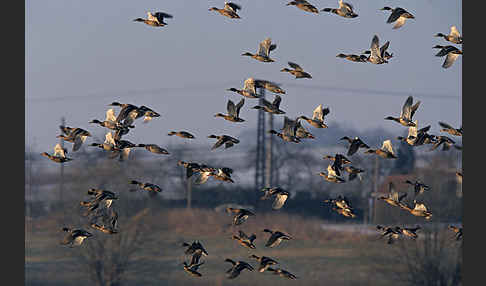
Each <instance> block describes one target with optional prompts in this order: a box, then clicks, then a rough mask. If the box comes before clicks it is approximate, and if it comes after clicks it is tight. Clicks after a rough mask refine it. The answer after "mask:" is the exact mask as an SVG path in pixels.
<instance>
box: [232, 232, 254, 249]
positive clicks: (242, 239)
mask: <svg viewBox="0 0 486 286" xmlns="http://www.w3.org/2000/svg"><path fill="white" fill-rule="evenodd" d="M238 234H239V235H233V236H232V237H231V238H232V239H234V240H236V241H238V243H239V244H241V245H242V246H244V247H246V248H249V249H255V248H256V246H255V245H254V244H253V241H254V240H255V239H256V234H254V233H253V234H252V235H250V236H248V235H246V233H244V232H243V231H241V230H240V231H238Z"/></svg>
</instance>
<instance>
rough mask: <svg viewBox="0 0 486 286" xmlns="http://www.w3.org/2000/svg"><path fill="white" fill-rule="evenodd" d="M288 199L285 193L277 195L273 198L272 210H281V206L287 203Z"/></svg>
mask: <svg viewBox="0 0 486 286" xmlns="http://www.w3.org/2000/svg"><path fill="white" fill-rule="evenodd" d="M288 197H289V194H288V193H287V192H285V193H278V194H277V196H276V197H275V200H274V201H273V204H272V208H273V209H274V210H279V209H281V208H282V206H283V205H284V204H285V201H287V198H288Z"/></svg>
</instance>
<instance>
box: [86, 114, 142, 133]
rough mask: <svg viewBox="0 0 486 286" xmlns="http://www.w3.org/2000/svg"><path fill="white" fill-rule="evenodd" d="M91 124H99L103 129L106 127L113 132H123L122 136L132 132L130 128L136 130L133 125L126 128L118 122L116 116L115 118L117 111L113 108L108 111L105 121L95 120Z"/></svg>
mask: <svg viewBox="0 0 486 286" xmlns="http://www.w3.org/2000/svg"><path fill="white" fill-rule="evenodd" d="M89 123H95V124H98V125H100V126H102V127H106V128H108V129H111V130H115V131H117V130H121V134H122V135H125V134H127V133H128V131H130V129H129V128H135V126H133V125H128V126H125V125H123V124H121V123H119V122H116V116H115V110H114V109H113V108H110V109H108V110H107V111H106V118H105V120H104V121H100V120H98V119H93V120H91V121H90V122H89Z"/></svg>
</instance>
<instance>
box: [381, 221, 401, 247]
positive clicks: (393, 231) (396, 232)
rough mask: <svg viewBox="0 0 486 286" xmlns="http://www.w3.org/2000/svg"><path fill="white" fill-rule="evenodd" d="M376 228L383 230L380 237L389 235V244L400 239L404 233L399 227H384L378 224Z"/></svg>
mask: <svg viewBox="0 0 486 286" xmlns="http://www.w3.org/2000/svg"><path fill="white" fill-rule="evenodd" d="M376 229H377V230H379V231H381V236H380V237H385V236H388V241H387V244H393V241H394V240H396V239H399V238H400V236H401V235H402V232H401V231H400V229H399V227H393V228H392V227H384V226H381V225H377V226H376Z"/></svg>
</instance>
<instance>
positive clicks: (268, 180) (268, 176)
mask: <svg viewBox="0 0 486 286" xmlns="http://www.w3.org/2000/svg"><path fill="white" fill-rule="evenodd" d="M272 129H273V114H272V113H268V130H272ZM266 137H267V138H266V139H265V140H266V142H265V143H266V147H265V148H266V152H265V187H266V188H271V187H272V185H273V183H274V182H273V164H272V163H273V136H272V134H269V133H267V134H266Z"/></svg>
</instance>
